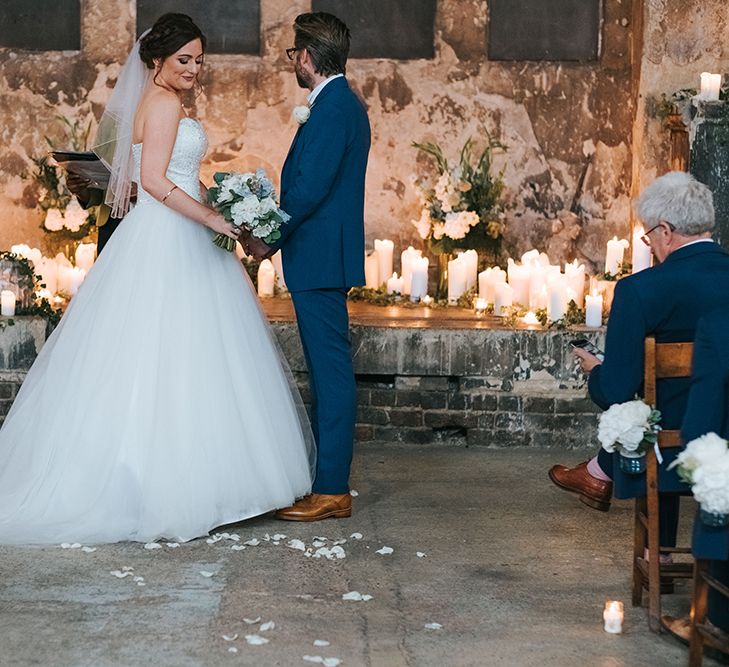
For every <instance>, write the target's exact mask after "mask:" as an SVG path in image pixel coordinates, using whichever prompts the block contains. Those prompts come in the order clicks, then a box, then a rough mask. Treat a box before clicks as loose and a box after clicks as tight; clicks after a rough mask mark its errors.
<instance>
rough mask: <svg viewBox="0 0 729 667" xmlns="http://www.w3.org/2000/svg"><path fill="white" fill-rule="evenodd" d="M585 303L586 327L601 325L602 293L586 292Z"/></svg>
mask: <svg viewBox="0 0 729 667" xmlns="http://www.w3.org/2000/svg"><path fill="white" fill-rule="evenodd" d="M585 304H586V305H585V324H586V325H587V326H588V327H599V326H602V294H597V293H593V294H588V295H587V296H586V297H585Z"/></svg>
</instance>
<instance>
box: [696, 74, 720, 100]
mask: <svg viewBox="0 0 729 667" xmlns="http://www.w3.org/2000/svg"><path fill="white" fill-rule="evenodd" d="M720 92H721V74H712V73H711V72H701V90H700V92H699V97H700V98H701V99H702V100H708V101H716V100H718V99H719V93H720Z"/></svg>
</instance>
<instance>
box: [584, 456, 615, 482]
mask: <svg viewBox="0 0 729 667" xmlns="http://www.w3.org/2000/svg"><path fill="white" fill-rule="evenodd" d="M587 472H589V473H590V474H591V475H592V476H593V477H594V478H595V479H599V480H602V481H603V482H612V481H613V480H612V478H611V477H608V476H607V475H606V474H605V473H604V471H603V469H602V468H601V467H600V464H599V463H598V462H597V456H596V457H595V458H592V459H590V460H589V461H588V462H587Z"/></svg>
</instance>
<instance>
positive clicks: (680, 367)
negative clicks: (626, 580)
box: [632, 336, 693, 632]
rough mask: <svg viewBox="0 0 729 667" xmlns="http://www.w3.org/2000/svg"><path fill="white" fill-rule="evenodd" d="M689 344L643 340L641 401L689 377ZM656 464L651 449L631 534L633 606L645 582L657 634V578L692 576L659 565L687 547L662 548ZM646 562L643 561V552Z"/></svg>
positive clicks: (676, 434)
mask: <svg viewBox="0 0 729 667" xmlns="http://www.w3.org/2000/svg"><path fill="white" fill-rule="evenodd" d="M692 353H693V343H656V339H655V338H653V337H652V336H651V337H648V338H646V340H645V379H644V394H643V395H644V400H645V402H646V403H648V405H656V381H657V380H662V379H668V378H685V377H689V376H690V375H691V355H692ZM681 444H682V443H681V432H680V431H677V430H675V431H672V430H665V431H661V432H660V433H659V434H658V447H659V448H660V449H673V448H676V447H680V446H681ZM659 502H660V501H659V493H658V460H657V458H656V454H655V451H654V450H653V449H652V448H651V449H649V450H648V452H647V454H646V495H645V497H644V498H636V499H635V521H634V533H633V596H632V598H633V599H632V602H633V606H634V607H637V606H639V605H640V604H641V603H642V601H643V582H644V581H645V579H647V580H648V625H649V627H650V629H651V630H653V632H660V631H661V588H660V586H661V576H662V575H663V576H664V577H670V578H684V579H689V578H691V577H692V575H693V568H692V565H691V563H674V564H671V565H661V563H660V559H659V552H660V551H662V552H668V553H674V554H687V553H688V554H690V553H691V549H690V547H662V548H660V544H659V532H658V508H659ZM646 548H647V549H648V554H649V559H648V562H646V560H645V549H646Z"/></svg>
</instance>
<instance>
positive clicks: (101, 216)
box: [66, 171, 136, 255]
mask: <svg viewBox="0 0 729 667" xmlns="http://www.w3.org/2000/svg"><path fill="white" fill-rule="evenodd" d="M66 185H67V186H68V189H69V190H70V191H71V194H73V195H75V196H76V199H78V203H79V204H80V205H81V207H82V208H83V209H90V208H94V207H96V211H95V215H96V227H97V228H98V232H99V236H98V239H97V241H96V253H97V255H98V254H100V253H101V251H102V250H103V249H104V246H105V245H106V244H107V242H108V241H109V239H110V238H111V235H112V234H113V233H114V231H115V230H116V228H117V227H118V226H119V223H120V222H121V218H113V217H112V216H111V208H110V207H109V206H108V205H107V204H106V203H105V202H104V197H105V195H106V190H102V189H101V188H95V187H93V185H92V183H91V181H90V180H88V179H86V178H84V177H83V176H79V175H78V174H74V173H72V172H70V171H69V172H68V173H67V174H66ZM135 194H136V193H135V192H134V191H133V192H132V201H133V200H134V199H135Z"/></svg>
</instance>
